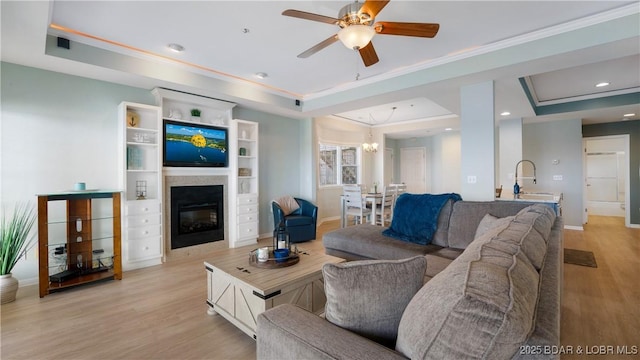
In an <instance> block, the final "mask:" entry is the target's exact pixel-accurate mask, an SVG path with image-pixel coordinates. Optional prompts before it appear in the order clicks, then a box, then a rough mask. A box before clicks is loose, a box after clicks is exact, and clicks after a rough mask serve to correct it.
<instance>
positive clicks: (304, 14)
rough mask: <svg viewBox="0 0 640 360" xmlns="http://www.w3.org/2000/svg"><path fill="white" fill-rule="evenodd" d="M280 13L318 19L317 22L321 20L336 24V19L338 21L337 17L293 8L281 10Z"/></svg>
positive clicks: (306, 18)
mask: <svg viewBox="0 0 640 360" xmlns="http://www.w3.org/2000/svg"><path fill="white" fill-rule="evenodd" d="M282 15H285V16H291V17H295V18H299V19H305V20H311V21H319V22H323V23H327V24H331V25H338V21H339V20H338V19H335V18H332V17H329V16H324V15H318V14H313V13H309V12H306V11H300V10H293V9H289V10H285V11H283V12H282Z"/></svg>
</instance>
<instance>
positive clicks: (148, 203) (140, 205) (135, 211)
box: [124, 200, 160, 216]
mask: <svg viewBox="0 0 640 360" xmlns="http://www.w3.org/2000/svg"><path fill="white" fill-rule="evenodd" d="M124 213H125V215H127V216H129V215H142V214H153V213H160V202H159V201H157V200H136V201H128V202H127V205H126V206H125V210H124Z"/></svg>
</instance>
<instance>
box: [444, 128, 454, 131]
mask: <svg viewBox="0 0 640 360" xmlns="http://www.w3.org/2000/svg"><path fill="white" fill-rule="evenodd" d="M451 130H453V129H452V128H445V129H444V131H451Z"/></svg>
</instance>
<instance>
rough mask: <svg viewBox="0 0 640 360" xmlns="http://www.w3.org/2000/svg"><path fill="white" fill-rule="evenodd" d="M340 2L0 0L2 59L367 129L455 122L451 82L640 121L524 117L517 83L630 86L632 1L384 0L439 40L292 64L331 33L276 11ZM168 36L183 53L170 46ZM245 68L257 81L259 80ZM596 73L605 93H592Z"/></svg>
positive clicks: (548, 97)
mask: <svg viewBox="0 0 640 360" xmlns="http://www.w3.org/2000/svg"><path fill="white" fill-rule="evenodd" d="M347 3H348V1H318V0H312V1H289V2H284V1H194V2H187V1H102V2H100V1H59V0H52V1H25V2H20V1H15V2H13V1H11V2H7V1H2V9H1V10H2V14H1V15H2V22H1V23H2V53H1V57H2V61H7V62H13V63H18V64H24V65H27V66H34V67H38V68H43V69H49V70H54V71H60V72H64V73H69V74H74V75H79V76H87V77H91V78H96V79H102V80H107V81H113V82H117V83H123V84H127V85H132V86H139V87H143V88H149V89H150V88H153V87H156V86H163V87H168V88H173V89H177V90H181V91H189V92H193V93H197V94H201V95H205V96H212V97H216V98H222V99H225V100H229V101H234V102H237V103H240V104H243V105H245V106H249V107H253V108H256V109H259V110H265V111H269V112H273V113H278V114H282V115H286V116H292V117H310V116H322V115H331V114H335V115H337V116H339V117H342V118H347V119H351V120H354V121H358V122H361V123H364V124H371V125H381V124H383V125H388V124H389V123H393V122H401V121H415V120H417V119H423V120H424V119H427V120H428V119H438V120H440V119H446V118H451V119H454V118H457V116H456V115H457V114H459V106H460V105H459V94H460V90H459V89H460V86H464V85H467V84H472V83H474V82H479V81H487V80H494V81H495V89H496V90H495V91H496V104H495V106H496V112H502V111H505V110H508V111H510V112H511V115H510V117H511V118H514V117H522V118H524V119H525V120H526V121H534V120H535V119H537V118H540V119H544V120H558V119H561V118H567V117H568V116H570V117H571V118H576V117H580V118H583V119H585V120H583V122H584V123H593V122H605V121H619V120H620V119H621V118H622V114H623V113H629V112H634V113H636V115H635V116H634V117H632V118H633V119H638V118H639V117H640V107H639V105H638V104H637V103H636V104H627V105H624V106H615V107H613V106H610V107H605V108H601V109H595V110H589V111H587V112H584V111H576V112H569V113H563V114H556V115H545V116H544V117H536V115H535V112H534V109H533V107H532V106H531V104H530V102H529V100H528V99H527V97H526V94H525V91H524V90H523V87H522V85H521V84H520V81H519V78H526V80H527V82H528V84H529V86H530V89H531V91H532V92H533V95H534V98H536V99H537V100H538V101H539V103H538V104H545V102H547V103H548V102H549V101H554V102H555V103H558V102H569V101H572V100H573V99H576V98H578V97H581V96H582V97H584V96H587V97H589V96H606V95H611V94H617V93H620V91H622V92H627V93H629V92H636V93H637V92H638V91H640V90H639V89H640V75H639V73H638V68H640V62H639V61H640V59H639V56H638V54H640V40H639V39H640V33H638V32H639V31H638V29H639V28H640V15H639V13H640V6H639V4H640V3H639V2H638V1H495V2H487V1H403V0H392V1H391V2H390V3H389V4H388V5H387V6H386V7H385V8H384V9H382V11H381V12H380V13H379V14H378V16H377V18H376V21H401V22H435V23H439V24H440V31H439V33H438V35H437V36H436V37H435V38H433V39H428V38H413V37H404V36H392V35H376V37H374V39H373V40H372V42H373V44H374V46H375V48H376V51H377V54H378V56H379V58H380V62H379V63H377V64H375V65H373V66H370V67H364V65H363V64H362V61H361V59H360V57H359V55H358V53H357V52H355V51H353V50H350V49H347V48H346V47H344V46H343V45H342V44H341V43H339V42H337V43H335V44H333V45H331V46H329V47H328V48H326V49H323V50H321V51H320V52H318V53H316V54H315V55H313V56H311V57H309V58H307V59H300V58H297V57H296V55H297V54H299V53H301V52H302V51H304V50H306V49H308V48H309V47H311V46H313V45H315V44H316V43H318V42H320V41H322V40H324V39H326V38H328V37H329V36H331V35H333V34H335V33H336V32H337V30H339V28H338V27H337V26H334V25H329V24H325V23H319V22H313V21H308V20H302V19H297V18H292V17H286V16H282V15H281V13H282V11H284V10H286V9H297V10H302V11H306V12H312V13H317V14H320V15H326V16H330V17H337V15H338V11H339V10H340V8H341V7H342V6H344V5H345V4H347ZM629 21H630V22H631V27H629V25H628V23H629ZM50 24H54V25H57V26H60V27H62V28H57V29H56V28H55V27H52V26H50ZM625 24H626V25H625ZM634 26H635V30H633V29H634ZM629 28H631V29H632V30H631V31H629ZM634 31H635V34H634V33H633V32H634ZM629 32H631V34H629ZM47 34H50V35H54V36H62V37H65V38H68V39H70V40H71V49H70V50H65V49H60V48H56V47H55V45H51V44H49V45H47V44H46V43H45V41H46V38H47V36H46V35H47ZM594 34H595V36H594ZM169 43H178V44H181V45H182V46H184V47H185V51H184V52H182V53H180V54H175V53H172V52H170V51H169V50H168V48H167V44H169ZM104 50H107V51H104ZM257 72H265V73H267V74H268V77H267V78H265V79H258V78H256V77H255V76H254V74H255V73H257ZM605 80H606V81H609V82H611V84H612V85H611V87H610V88H607V89H597V90H596V88H594V86H593V85H594V83H595V82H599V81H605ZM601 91H605V92H604V93H600V94H598V95H592V94H594V93H595V92H601ZM614 91H617V92H614ZM295 100H299V101H300V104H301V105H300V106H296V105H295ZM394 107H395V108H396V109H395V110H394V111H392V109H393V108H394ZM498 119H499V116H498ZM452 121H454V120H452ZM439 123H440V122H439Z"/></svg>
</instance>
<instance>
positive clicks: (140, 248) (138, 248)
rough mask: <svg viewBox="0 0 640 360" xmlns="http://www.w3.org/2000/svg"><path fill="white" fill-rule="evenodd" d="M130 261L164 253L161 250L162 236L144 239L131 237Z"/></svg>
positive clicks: (129, 245)
mask: <svg viewBox="0 0 640 360" xmlns="http://www.w3.org/2000/svg"><path fill="white" fill-rule="evenodd" d="M127 245H128V248H127V250H129V258H128V259H127V260H129V261H136V260H143V259H148V258H151V257H157V256H160V255H162V252H161V251H160V246H161V239H160V237H158V236H156V237H149V238H144V239H134V240H131V239H129V241H128V244H127Z"/></svg>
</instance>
